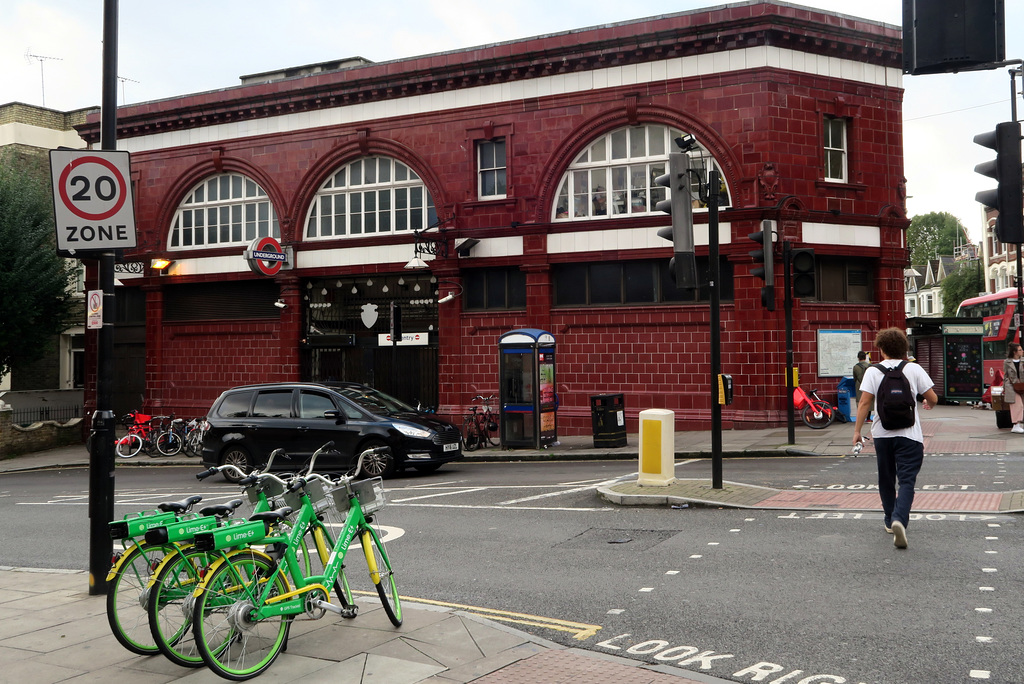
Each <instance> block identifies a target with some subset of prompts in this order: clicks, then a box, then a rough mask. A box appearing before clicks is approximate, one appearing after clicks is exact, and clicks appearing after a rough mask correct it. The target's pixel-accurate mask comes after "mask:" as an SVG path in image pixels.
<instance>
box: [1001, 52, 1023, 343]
mask: <svg viewBox="0 0 1024 684" xmlns="http://www.w3.org/2000/svg"><path fill="white" fill-rule="evenodd" d="M1019 73H1021V70H1020V68H1019V67H1018V68H1016V69H1010V117H1011V118H1010V120H1011V121H1017V74H1019ZM1018 144H1019V143H1018ZM997 220H998V219H997ZM1020 250H1021V245H1020V243H1018V244H1017V245H1016V252H1017V278H1016V281H1017V311H1016V312H1015V313H1014V316H1013V322H1014V326H1013V327H1014V328H1015V329H1016V336H1015V337H1016V339H1017V341H1018V342H1019V341H1020V327H1021V323H1022V322H1024V321H1022V320H1021V319H1022V317H1024V280H1022V279H1021V274H1022V273H1024V269H1021V254H1020Z"/></svg>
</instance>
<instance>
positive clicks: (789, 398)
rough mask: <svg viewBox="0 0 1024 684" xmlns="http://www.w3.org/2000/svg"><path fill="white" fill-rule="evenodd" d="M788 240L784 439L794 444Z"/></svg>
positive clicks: (784, 246)
mask: <svg viewBox="0 0 1024 684" xmlns="http://www.w3.org/2000/svg"><path fill="white" fill-rule="evenodd" d="M790 257H791V254H790V248H789V240H783V242H782V279H783V281H784V284H783V287H784V288H785V290H786V296H785V300H784V304H783V308H784V309H785V310H786V439H787V440H788V441H787V444H796V420H795V418H794V416H793V286H792V279H791V278H790Z"/></svg>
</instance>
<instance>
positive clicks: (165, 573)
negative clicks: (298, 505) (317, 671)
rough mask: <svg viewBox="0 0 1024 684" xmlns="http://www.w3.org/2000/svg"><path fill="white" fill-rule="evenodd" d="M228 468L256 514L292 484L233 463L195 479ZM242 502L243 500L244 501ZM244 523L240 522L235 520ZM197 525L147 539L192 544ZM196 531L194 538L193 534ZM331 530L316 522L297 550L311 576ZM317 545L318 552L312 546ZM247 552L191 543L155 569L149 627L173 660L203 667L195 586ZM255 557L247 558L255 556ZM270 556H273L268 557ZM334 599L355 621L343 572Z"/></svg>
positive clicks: (156, 533)
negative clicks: (195, 626)
mask: <svg viewBox="0 0 1024 684" xmlns="http://www.w3.org/2000/svg"><path fill="white" fill-rule="evenodd" d="M332 447H333V442H329V443H328V444H325V445H324V446H323V447H321V449H320V450H318V451H317V454H319V453H321V452H323V451H326V450H328V449H330V448H332ZM282 454H284V450H283V449H277V450H275V451H274V452H273V453H272V454H271V455H270V459H269V460H268V462H267V468H269V467H270V464H271V463H273V460H274V458H275V457H276V456H279V455H282ZM226 469H231V470H234V471H236V473H235V474H237V475H238V476H239V478H240V480H239V484H241V485H242V487H243V489H244V491H245V492H246V494H247V496H248V498H249V501H250V503H251V504H252V505H253V512H254V513H260V512H263V511H268V510H272V509H274V508H275V507H277V506H278V505H279V501H280V498H279V497H281V495H282V494H283V493H284V492H285V486H286V485H287V483H286V482H285V481H283V480H281V479H280V478H278V477H276V476H274V475H272V474H270V473H266V472H256V473H252V474H250V475H248V476H246V475H245V474H244V473H242V472H241V471H239V470H238V468H237V467H235V466H233V465H230V464H228V465H223V466H219V467H213V468H210V469H209V470H206V471H203V472H201V473H198V474H197V475H196V477H197V479H200V480H203V479H206V478H207V477H210V476H211V475H214V474H216V473H219V472H223V471H224V470H226ZM239 503H241V502H239ZM236 522H237V523H238V524H240V521H236ZM209 529H212V528H207V529H204V530H196V529H195V526H194V525H191V526H183V525H172V526H168V527H165V528H156V529H155V530H150V531H149V532H147V536H146V539H147V541H153V542H154V543H156V542H166V541H168V537H170V540H171V541H182V540H184V539H186V537H187V539H188V541H192V539H193V538H194V533H195V532H196V531H208V530H209ZM190 531H191V532H192V533H191V534H189V532H190ZM330 535H331V533H330V530H329V528H327V527H326V526H325V525H324V522H323V518H322V516H318V517H316V518H313V519H312V520H311V521H310V522H309V525H308V527H307V530H306V535H304V536H303V540H302V544H301V545H300V547H299V549H298V555H299V556H300V558H301V566H302V568H303V570H304V571H305V572H306V574H310V573H311V572H312V571H313V569H314V568H315V567H317V566H316V565H315V564H316V563H317V562H318V561H319V563H321V564H323V563H324V562H326V559H327V557H328V555H329V551H328V550H329V549H330V547H331V546H333V540H332V538H331V536H330ZM310 545H312V546H313V547H314V548H312V549H311V548H310ZM244 551H245V549H237V548H236V549H226V550H223V551H209V550H205V549H199V548H197V547H195V546H194V545H186V546H181V547H178V548H176V549H175V550H173V551H171V552H170V553H168V554H167V555H166V556H165V557H164V558H163V560H162V561H161V562H160V564H159V566H158V567H157V568H156V569H155V570H154V571H153V574H152V576H151V579H150V581H149V584H148V587H147V589H148V591H147V597H148V602H147V611H148V616H149V627H150V631H151V633H152V636H153V639H154V641H155V642H156V645H157V647H158V648H159V650H160V652H161V653H163V654H164V655H165V656H166V657H167V658H168V659H169V660H170V661H171V662H173V663H175V664H177V665H182V666H184V667H201V666H202V665H203V659H202V657H201V655H200V654H199V651H198V649H197V647H196V644H195V640H194V638H193V630H192V613H193V605H194V598H193V596H192V594H193V592H194V590H195V588H196V586H197V585H198V584H199V582H200V581H201V578H202V575H203V573H204V572H205V571H206V569H207V568H208V567H209V566H210V565H211V564H213V563H214V562H215V561H216V560H217V559H218V558H220V557H221V556H222V555H225V554H228V555H236V554H238V553H242V552H244ZM255 555H256V554H255V553H250V554H249V555H248V556H246V557H247V558H252V557H253V556H255ZM265 558H269V557H265ZM334 589H335V596H336V597H337V598H338V600H339V601H340V602H341V605H342V607H343V608H344V609H345V610H344V612H343V613H342V615H343V617H349V618H354V617H355V616H356V608H355V604H354V600H353V598H352V595H351V592H350V591H349V589H348V586H347V584H346V582H345V578H344V574H342V575H341V576H340V577H339V578H338V580H336V581H335V584H334Z"/></svg>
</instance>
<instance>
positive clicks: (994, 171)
mask: <svg viewBox="0 0 1024 684" xmlns="http://www.w3.org/2000/svg"><path fill="white" fill-rule="evenodd" d="M974 142H976V143H978V144H979V145H981V146H982V147H987V148H989V149H990V150H995V151H996V158H995V160H993V161H987V162H984V163H981V164H978V165H977V166H975V167H974V170H975V171H977V172H978V173H980V174H981V175H983V176H988V177H989V178H995V179H996V180H997V181H999V185H998V186H997V187H996V189H995V190H982V191H981V192H979V193H978V194H977V195H975V196H974V199H975V200H977V201H978V202H981V203H982V204H984V205H985V206H986V207H990V208H992V209H998V210H999V218H998V219H997V220H996V237H997V238H998V239H999V241H1000V242H1004V243H1012V244H1017V245H1019V244H1021V243H1022V242H1024V187H1022V183H1021V154H1020V122H1019V121H1007V122H1004V123H1001V124H996V130H994V131H989V132H988V133H980V134H978V135H976V136H974Z"/></svg>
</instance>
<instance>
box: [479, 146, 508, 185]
mask: <svg viewBox="0 0 1024 684" xmlns="http://www.w3.org/2000/svg"><path fill="white" fill-rule="evenodd" d="M476 167H477V195H478V196H479V197H480V199H502V198H503V197H505V196H506V193H507V185H506V180H505V171H506V162H505V139H504V138H500V139H497V140H481V141H480V142H478V143H477V144H476Z"/></svg>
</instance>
